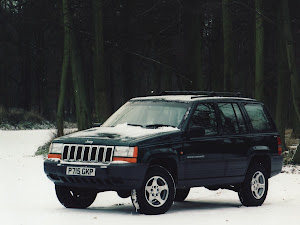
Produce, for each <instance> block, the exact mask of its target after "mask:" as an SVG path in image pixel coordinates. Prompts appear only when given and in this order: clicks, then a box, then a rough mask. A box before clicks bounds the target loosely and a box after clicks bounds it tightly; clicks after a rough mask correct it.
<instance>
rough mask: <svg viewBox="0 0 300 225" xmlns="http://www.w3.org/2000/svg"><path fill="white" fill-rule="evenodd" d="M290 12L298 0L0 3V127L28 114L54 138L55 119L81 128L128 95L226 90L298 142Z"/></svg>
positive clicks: (299, 59)
mask: <svg viewBox="0 0 300 225" xmlns="http://www.w3.org/2000/svg"><path fill="white" fill-rule="evenodd" d="M299 10H300V1H299V0H237V1H235V0H0V123H2V124H4V123H5V122H7V120H13V118H12V117H13V116H12V115H13V112H20V110H21V112H22V113H23V112H31V113H32V114H35V115H39V116H40V117H41V118H45V119H46V120H49V121H52V122H54V121H55V123H56V126H57V129H58V135H59V136H60V135H63V127H64V121H66V120H67V121H75V122H76V123H77V126H78V129H79V130H82V129H85V128H89V127H91V125H92V123H93V122H100V123H101V122H103V121H105V119H106V118H107V117H108V116H109V115H110V114H111V113H113V112H114V111H115V110H116V109H117V108H119V107H120V106H121V105H122V104H123V103H125V102H126V101H127V100H129V99H130V98H132V97H136V96H145V95H150V94H154V95H155V94H156V95H157V94H159V93H160V92H161V91H165V90H173V91H176V90H177V91H180V90H194V91H197V90H207V91H230V92H240V93H241V94H242V96H245V97H250V98H256V99H258V100H260V101H262V102H264V103H265V104H266V106H267V107H268V109H269V111H270V112H271V114H272V116H273V117H274V118H275V119H276V124H277V127H278V130H279V131H280V133H281V134H282V137H283V139H284V133H285V130H286V129H287V128H289V129H291V130H292V135H293V136H294V137H296V138H299V137H300V122H299V121H300V89H298V87H299V85H300V71H299V70H300V45H299V43H300V13H299ZM16 109H17V110H16ZM23 114H24V113H23ZM283 143H284V140H283ZM298 148H299V147H298ZM297 155H298V156H297ZM294 162H298V163H300V150H298V151H297V154H296V155H295V157H294Z"/></svg>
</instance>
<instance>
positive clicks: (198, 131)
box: [189, 126, 205, 137]
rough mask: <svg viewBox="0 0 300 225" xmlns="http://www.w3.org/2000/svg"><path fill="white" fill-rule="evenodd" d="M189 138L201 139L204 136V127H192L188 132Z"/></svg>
mask: <svg viewBox="0 0 300 225" xmlns="http://www.w3.org/2000/svg"><path fill="white" fill-rule="evenodd" d="M189 134H190V137H202V136H204V135H205V129H204V127H200V126H194V127H191V128H190V130H189Z"/></svg>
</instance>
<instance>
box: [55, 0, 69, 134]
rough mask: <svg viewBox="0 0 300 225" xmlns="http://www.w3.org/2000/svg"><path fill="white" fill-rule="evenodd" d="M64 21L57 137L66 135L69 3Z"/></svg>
mask: <svg viewBox="0 0 300 225" xmlns="http://www.w3.org/2000/svg"><path fill="white" fill-rule="evenodd" d="M62 7H63V21H64V35H65V37H64V56H63V65H62V72H61V81H60V92H59V98H58V106H57V117H56V120H57V121H56V124H57V136H58V137H60V136H63V135H64V100H65V94H66V86H67V74H68V68H69V62H70V15H69V14H68V13H67V12H68V5H67V1H63V6H62Z"/></svg>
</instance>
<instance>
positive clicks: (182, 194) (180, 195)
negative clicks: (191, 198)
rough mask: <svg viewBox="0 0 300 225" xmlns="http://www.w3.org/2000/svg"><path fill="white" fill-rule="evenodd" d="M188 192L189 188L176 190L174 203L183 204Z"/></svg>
mask: <svg viewBox="0 0 300 225" xmlns="http://www.w3.org/2000/svg"><path fill="white" fill-rule="evenodd" d="M189 192H190V188H184V189H176V194H175V199H174V201H176V202H183V201H184V200H185V199H186V197H187V196H188V194H189Z"/></svg>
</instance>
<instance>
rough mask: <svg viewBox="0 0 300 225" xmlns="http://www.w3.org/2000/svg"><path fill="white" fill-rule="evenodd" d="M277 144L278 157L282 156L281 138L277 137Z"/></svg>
mask: <svg viewBox="0 0 300 225" xmlns="http://www.w3.org/2000/svg"><path fill="white" fill-rule="evenodd" d="M277 144H278V155H281V154H282V147H281V138H280V136H278V137H277Z"/></svg>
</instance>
